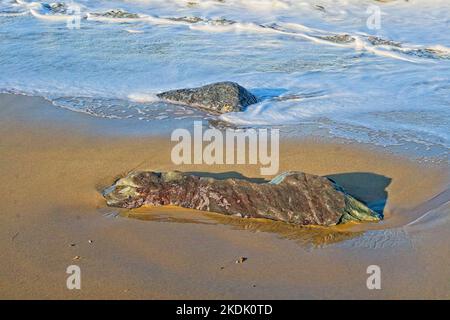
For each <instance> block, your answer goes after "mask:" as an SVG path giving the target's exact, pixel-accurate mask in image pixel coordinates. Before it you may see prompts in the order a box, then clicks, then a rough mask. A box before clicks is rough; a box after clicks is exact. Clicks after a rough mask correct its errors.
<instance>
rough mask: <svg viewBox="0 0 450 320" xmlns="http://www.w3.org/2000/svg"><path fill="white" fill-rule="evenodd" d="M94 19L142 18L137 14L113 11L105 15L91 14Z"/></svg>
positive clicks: (120, 10) (119, 10) (118, 10)
mask: <svg viewBox="0 0 450 320" xmlns="http://www.w3.org/2000/svg"><path fill="white" fill-rule="evenodd" d="M90 15H91V16H93V17H104V18H115V19H138V18H140V16H139V15H138V14H136V13H130V12H126V11H124V10H122V9H111V10H108V11H106V12H103V13H90Z"/></svg>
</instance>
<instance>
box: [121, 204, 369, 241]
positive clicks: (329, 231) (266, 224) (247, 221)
mask: <svg viewBox="0 0 450 320" xmlns="http://www.w3.org/2000/svg"><path fill="white" fill-rule="evenodd" d="M120 215H121V216H122V217H127V218H132V219H138V220H145V221H153V222H173V223H194V224H206V225H228V226H231V227H232V228H234V229H238V230H247V231H250V232H268V233H274V234H276V235H277V236H279V237H280V238H282V239H288V240H294V241H295V242H297V243H298V244H300V245H302V246H305V247H313V248H318V247H324V246H327V245H331V244H334V243H338V242H341V241H345V240H350V239H353V238H356V237H359V236H361V235H362V234H363V232H353V231H348V229H349V227H348V226H334V227H320V226H297V225H292V224H288V223H285V222H280V221H272V220H268V219H254V218H239V217H233V216H226V215H221V214H216V213H210V212H203V211H197V210H191V209H184V208H178V207H174V206H165V207H141V208H138V209H132V210H123V211H121V213H120Z"/></svg>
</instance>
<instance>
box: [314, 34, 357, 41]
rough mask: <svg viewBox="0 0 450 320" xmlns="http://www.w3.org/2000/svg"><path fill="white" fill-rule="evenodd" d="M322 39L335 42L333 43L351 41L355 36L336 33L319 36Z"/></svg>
mask: <svg viewBox="0 0 450 320" xmlns="http://www.w3.org/2000/svg"><path fill="white" fill-rule="evenodd" d="M320 38H321V39H323V40H327V41H331V42H335V43H351V42H354V41H355V38H353V37H352V36H350V35H348V34H337V35H332V36H324V37H320Z"/></svg>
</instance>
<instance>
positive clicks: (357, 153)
mask: <svg viewBox="0 0 450 320" xmlns="http://www.w3.org/2000/svg"><path fill="white" fill-rule="evenodd" d="M146 126H147V127H146ZM137 132H138V133H139V134H137ZM0 134H1V140H0V153H1V155H2V156H1V158H0V174H1V177H2V181H3V188H2V192H1V193H0V202H1V210H0V243H1V248H0V252H2V259H0V298H12V299H16V298H43V299H70V298H75V299H86V298H94V299H104V298H114V299H115V298H119V299H135V298H138V299H156V298H158V299H161V298H162V299H167V298H174V299H177V298H186V299H188V298H191V299H205V298H212V299H215V298H222V299H231V298H246V299H261V298H266V299H278V298H287V299H299V298H331V299H333V298H350V299H357V298H374V299H380V298H419V299H420V298H447V299H448V298H450V283H449V282H448V279H449V278H450V270H449V268H448V266H449V265H450V252H449V249H448V248H449V244H450V235H449V234H448V228H449V227H450V206H449V202H448V200H449V196H448V191H446V190H448V181H449V179H448V164H447V163H445V162H441V163H419V162H417V161H413V160H410V159H405V158H402V157H400V156H394V155H389V154H387V153H383V152H381V151H377V150H373V149H370V148H367V147H365V146H361V145H355V144H343V143H338V142H335V143H331V142H327V143H325V142H323V141H312V140H297V141H292V140H285V141H283V142H282V144H281V150H280V156H281V159H280V172H282V171H286V170H301V171H305V172H309V173H314V174H319V175H327V176H330V177H332V178H333V179H334V180H336V181H337V182H339V183H340V184H341V185H343V186H344V187H345V188H346V189H347V190H348V191H349V192H350V193H351V194H352V195H354V196H356V197H358V198H359V199H361V200H363V201H365V202H367V203H369V204H370V203H377V204H378V205H380V204H381V205H382V206H383V202H384V200H385V202H386V203H385V206H384V214H385V220H384V221H383V222H381V223H378V224H364V225H347V226H344V227H335V228H314V227H312V228H300V227H294V226H289V225H285V224H282V223H277V222H270V221H264V220H253V219H238V218H230V217H225V216H221V215H217V214H212V213H203V212H197V211H192V210H183V209H179V208H170V207H168V208H157V209H152V208H141V209H138V210H132V211H124V210H117V209H115V208H108V207H106V206H105V203H104V201H103V199H102V197H101V194H100V191H101V190H102V189H103V188H104V187H106V186H108V185H110V184H112V183H113V182H114V180H115V179H116V178H117V177H119V176H121V175H124V174H126V173H127V172H128V171H130V170H133V169H152V170H174V169H176V170H186V171H202V172H216V173H222V174H226V175H234V176H236V175H239V174H241V175H244V176H246V177H260V176H259V166H243V165H235V166H229V165H222V166H212V167H211V166H207V165H195V166H175V165H173V164H172V162H171V160H170V150H171V147H172V146H173V144H172V143H171V142H170V139H169V135H168V134H166V133H165V131H164V130H163V129H161V128H156V127H152V126H151V125H149V124H147V123H145V122H143V123H139V124H137V123H136V122H132V121H130V122H127V121H118V120H111V119H99V118H93V117H91V116H88V115H85V114H79V113H74V112H72V111H68V110H63V109H59V108H56V107H54V106H52V105H50V104H49V103H48V102H47V101H45V100H43V99H40V98H31V97H23V96H12V95H0ZM127 216H128V217H133V218H136V219H131V218H127ZM89 240H91V241H89ZM76 256H79V259H77V260H74V257H76ZM241 256H244V257H247V258H248V260H246V261H245V262H244V263H242V264H236V263H235V260H236V259H238V258H239V257H241ZM72 264H76V265H79V266H80V267H81V272H82V289H81V290H68V289H67V288H66V278H67V276H68V275H67V274H66V268H67V267H68V266H69V265H72ZM372 264H376V265H379V266H380V267H381V270H382V290H368V289H367V287H366V279H367V277H368V275H367V274H366V268H367V267H368V266H369V265H372Z"/></svg>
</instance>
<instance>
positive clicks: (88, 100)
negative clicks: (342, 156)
mask: <svg viewBox="0 0 450 320" xmlns="http://www.w3.org/2000/svg"><path fill="white" fill-rule="evenodd" d="M192 2H195V3H196V4H188V1H181V0H180V1H77V2H76V3H75V2H70V1H68V2H67V3H66V4H67V7H66V8H64V7H61V8H63V9H62V10H59V11H58V10H55V9H51V7H50V6H49V5H46V4H45V3H43V2H31V1H15V0H14V1H5V0H1V1H0V92H12V93H22V94H28V95H38V96H44V97H46V98H48V99H50V100H52V101H53V102H54V104H55V106H58V107H64V108H68V109H71V110H74V111H78V112H85V113H88V114H90V115H92V116H100V117H109V118H115V119H130V118H132V119H137V120H142V121H148V122H152V121H172V120H173V119H186V118H195V119H199V118H210V116H207V115H205V114H203V113H201V112H198V111H194V110H191V109H189V108H185V107H180V106H168V105H166V104H164V103H162V102H160V101H158V100H157V99H156V97H155V94H156V93H158V92H160V91H163V90H167V89H174V88H181V87H191V86H199V85H203V84H207V83H210V82H215V81H222V80H231V81H236V82H239V83H240V84H241V85H243V86H245V87H246V88H248V89H249V90H251V91H252V92H253V93H255V94H256V95H257V96H258V97H259V98H260V101H261V102H260V103H258V104H256V105H253V106H250V107H248V108H247V110H245V111H244V112H239V113H231V114H227V115H224V116H222V117H221V120H224V121H228V122H231V123H233V124H236V125H245V126H249V125H250V126H259V125H261V126H281V128H283V129H284V130H285V132H287V133H289V134H293V135H297V134H308V135H309V134H312V135H317V136H322V137H337V138H344V139H347V140H350V141H359V142H366V143H371V144H375V145H380V146H388V147H405V148H406V147H407V148H415V149H420V150H421V151H423V152H424V153H425V154H426V153H429V154H440V155H446V154H447V152H448V148H449V146H450V143H449V142H450V136H449V126H450V125H449V123H450V121H449V120H450V49H449V48H450V34H449V30H450V28H449V27H450V1H444V0H443V1H439V0H435V1H425V0H424V1H413V0H411V1H408V2H405V1H394V2H392V3H379V2H376V1H369V0H367V1H356V0H355V1H350V0H347V1H344V0H334V1H332V0H322V1H293V0H292V1H288V0H285V1H281V0H274V1H269V0H259V1H257V0H247V1H244V0H224V1H212V0H211V1H192ZM373 5H376V6H378V8H379V9H380V10H381V16H380V17H381V18H380V29H370V28H369V27H368V26H367V18H368V17H369V15H370V14H369V13H368V11H367V10H368V8H369V9H370V8H371V9H370V10H372V11H371V12H373V7H371V6H373ZM118 8H120V9H123V10H125V11H127V12H129V13H133V14H135V15H133V16H132V17H131V18H127V19H124V18H107V19H105V18H104V17H103V18H102V17H99V16H98V15H95V13H104V12H107V11H108V10H110V9H118ZM370 10H369V11H370ZM78 18H79V28H78V27H76V28H73V29H71V28H69V27H68V21H69V22H73V21H78ZM69 26H73V24H70V23H69ZM344 35H345V37H344ZM349 39H350V40H349Z"/></svg>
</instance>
